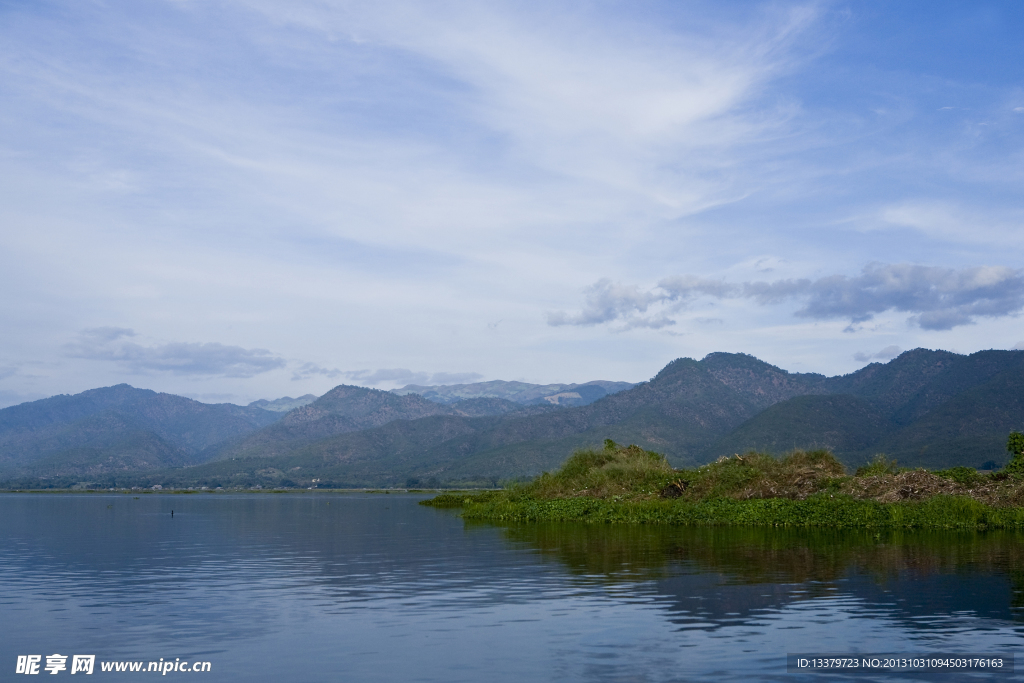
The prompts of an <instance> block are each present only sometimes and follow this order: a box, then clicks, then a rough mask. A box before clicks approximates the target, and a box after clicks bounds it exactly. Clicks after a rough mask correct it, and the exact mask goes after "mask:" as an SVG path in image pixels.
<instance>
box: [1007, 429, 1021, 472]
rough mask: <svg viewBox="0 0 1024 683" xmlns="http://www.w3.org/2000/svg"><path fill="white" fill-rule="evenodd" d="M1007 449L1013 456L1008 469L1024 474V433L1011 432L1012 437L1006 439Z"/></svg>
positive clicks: (1008, 470)
mask: <svg viewBox="0 0 1024 683" xmlns="http://www.w3.org/2000/svg"><path fill="white" fill-rule="evenodd" d="M1006 450H1008V451H1010V453H1012V454H1013V456H1012V457H1011V458H1010V462H1008V463H1007V464H1006V471H1007V472H1009V473H1010V474H1024V434H1021V433H1020V432H1010V438H1009V439H1007V440H1006Z"/></svg>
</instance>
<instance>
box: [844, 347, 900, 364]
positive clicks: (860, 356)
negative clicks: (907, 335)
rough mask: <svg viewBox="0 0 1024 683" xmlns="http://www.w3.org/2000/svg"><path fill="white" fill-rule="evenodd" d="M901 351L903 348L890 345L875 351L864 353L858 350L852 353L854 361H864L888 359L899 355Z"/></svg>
mask: <svg viewBox="0 0 1024 683" xmlns="http://www.w3.org/2000/svg"><path fill="white" fill-rule="evenodd" d="M901 353H903V349H901V348H900V347H898V346H895V345H891V346H886V347H885V348H884V349H882V350H881V351H876V352H875V353H864V352H861V351H858V352H857V353H855V354H853V359H854V360H856V361H860V362H861V363H866V362H868V361H870V360H885V361H889V360H892V359H893V358H895V357H896V356H898V355H900V354H901Z"/></svg>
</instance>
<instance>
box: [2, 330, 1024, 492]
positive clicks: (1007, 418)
mask: <svg viewBox="0 0 1024 683" xmlns="http://www.w3.org/2000/svg"><path fill="white" fill-rule="evenodd" d="M185 400H187V399H185ZM264 412H265V411H264ZM3 413H4V411H0V424H3V419H4V414H3ZM126 429H127V427H126ZM1012 429H1024V352H1020V351H983V352H979V353H975V354H971V355H970V356H962V355H958V354H952V353H949V352H945V351H929V350H925V349H915V350H913V351H908V352H906V353H904V354H902V355H901V356H899V357H898V358H896V359H894V360H892V361H890V362H889V363H886V364H881V363H872V364H871V365H868V366H866V367H864V368H862V369H861V370H858V371H857V372H854V373H851V374H849V375H844V376H838V377H825V376H822V375H816V374H801V373H788V372H786V371H785V370H782V369H780V368H777V367H775V366H772V365H770V364H768V363H765V362H763V361H760V360H758V359H756V358H754V357H753V356H748V355H745V354H726V353H715V354H710V355H709V356H707V357H705V358H704V359H703V360H701V361H696V360H693V359H689V358H681V359H677V360H675V361H672V362H671V363H669V364H668V365H667V366H666V367H665V368H663V369H662V370H661V371H660V372H659V373H658V374H657V375H656V376H655V377H654V378H652V379H651V380H650V381H648V382H642V383H640V384H637V385H635V386H633V387H632V388H631V389H628V390H625V391H621V392H617V393H614V394H611V395H607V396H604V397H603V398H600V399H599V400H597V401H594V402H593V403H589V404H588V405H584V406H579V407H569V408H560V407H555V406H550V405H549V406H541V405H535V406H524V405H523V404H521V403H514V402H511V401H507V400H503V399H497V398H477V399H466V400H462V401H459V402H456V403H451V404H443V403H438V402H435V401H430V400H427V399H426V398H424V397H422V396H419V395H417V394H414V393H409V394H406V395H399V394H396V393H394V392H384V391H377V390H372V389H365V388H361V387H349V386H344V385H342V386H339V387H336V388H335V389H333V390H331V391H330V392H328V393H327V394H325V395H324V396H322V397H321V398H320V399H317V400H316V401H314V402H313V403H310V404H308V405H305V406H301V407H299V408H297V409H295V410H293V411H291V412H289V413H288V414H286V415H285V416H284V417H283V418H282V419H280V420H279V421H277V422H274V423H272V424H270V425H269V426H266V427H264V428H263V429H260V430H258V431H254V432H252V433H248V434H244V435H242V436H240V437H233V438H232V440H228V441H225V442H223V444H222V445H221V446H219V447H214V448H213V449H212V451H213V453H211V452H209V451H207V452H206V453H205V455H201V456H192V457H194V458H195V457H201V458H205V457H211V456H212V455H216V456H217V457H218V458H219V459H218V460H217V461H216V462H210V463H208V464H206V465H199V466H195V467H190V468H187V469H163V470H160V471H159V472H157V471H154V472H153V473H152V474H151V475H145V477H150V476H152V477H158V478H159V479H158V480H154V483H171V482H175V481H177V482H180V483H182V484H188V483H192V484H197V483H204V484H205V485H211V484H218V485H230V484H232V483H238V482H246V483H247V485H248V484H252V483H264V484H265V485H273V484H274V483H275V482H277V483H280V484H284V485H311V482H312V480H313V479H319V480H320V482H319V484H320V485H328V484H333V485H337V486H342V485H345V486H364V485H365V486H381V485H397V486H402V485H405V484H406V483H409V482H421V483H422V482H434V483H435V484H437V483H445V482H450V483H460V482H461V483H494V482H496V481H498V480H501V479H506V478H509V477H525V476H532V475H534V474H537V473H538V472H540V471H543V470H546V469H552V468H554V467H556V466H557V465H558V464H560V463H561V462H562V461H563V460H564V459H565V458H566V456H567V455H568V454H569V453H570V452H571V450H572V449H573V448H576V447H579V446H584V445H589V444H595V443H600V442H601V441H602V440H603V439H605V438H612V439H614V440H616V441H618V442H620V443H637V444H638V445H640V446H642V447H644V448H646V449H650V450H655V451H659V452H662V453H665V454H666V455H667V456H668V457H669V459H670V461H671V462H673V463H674V464H675V465H676V466H694V465H697V464H701V463H703V462H707V461H709V460H712V459H714V458H716V457H718V456H720V455H732V453H735V452H743V451H746V450H748V449H751V448H754V449H764V450H769V451H774V452H784V451H788V450H791V449H793V448H813V447H827V448H831V449H832V450H834V451H835V452H836V453H837V454H838V455H839V456H840V457H841V458H842V459H843V460H844V461H846V462H847V463H848V464H851V465H855V464H859V463H860V462H862V461H863V460H866V459H868V458H870V457H871V456H872V455H873V454H874V453H876V452H880V451H884V452H886V453H887V454H889V455H890V456H895V457H897V458H898V459H899V460H900V462H901V464H904V465H907V466H917V465H925V466H928V467H933V468H935V467H948V466H951V465H961V464H964V465H970V466H982V465H984V464H985V463H991V462H996V463H1001V462H1004V461H1005V459H1006V454H1005V450H1004V449H1005V439H1006V434H1007V433H1008V432H1009V431H1010V430H1012ZM0 436H2V434H0ZM83 443H85V442H83ZM140 443H141V442H140ZM65 445H66V446H68V447H70V446H71V442H68V443H67V444H65ZM90 452H91V451H90ZM147 453H152V454H153V455H149V456H147V457H146V458H145V461H146V462H147V463H148V462H151V461H154V462H155V461H159V462H160V463H162V464H160V465H158V467H172V468H173V467H178V464H177V461H176V460H175V458H173V457H171V456H169V455H166V454H164V455H160V448H159V447H158V444H156V442H153V443H150V444H148V445H147ZM114 455H117V454H116V453H114V454H112V457H113V456H114ZM118 457H121V460H117V458H116V457H115V458H114V460H112V461H111V462H110V464H109V466H108V470H109V471H113V470H112V469H111V468H115V466H116V467H118V468H120V469H118V470H117V471H119V472H124V473H129V470H130V468H131V461H130V458H128V457H127V454H124V453H122V454H121V456H118ZM90 458H91V456H89V455H88V453H85V452H84V451H83V453H82V454H79V455H78V456H76V459H74V462H76V463H78V464H76V465H75V469H74V471H75V472H82V473H83V474H84V473H86V472H93V471H98V470H96V467H99V465H98V461H97V460H96V459H95V458H92V459H90ZM115 461H116V462H115ZM117 463H120V464H117ZM67 464H68V466H69V467H70V466H71V465H72V462H71V460H69V461H68V463H67ZM58 469H59V468H51V469H49V470H47V471H49V472H53V473H54V474H53V475H52V476H58V471H57V470H58ZM101 469H102V468H101ZM40 474H41V471H40ZM60 476H64V477H65V479H66V478H67V477H68V476H72V475H71V474H66V475H60ZM132 476H134V477H135V480H137V481H142V479H140V478H139V477H140V476H142V475H137V474H136V475H130V476H129V475H128V474H126V477H121V478H120V479H119V481H128V480H129V479H131V477H132ZM145 477H142V478H143V479H145ZM111 481H113V480H111ZM289 482H290V483H289Z"/></svg>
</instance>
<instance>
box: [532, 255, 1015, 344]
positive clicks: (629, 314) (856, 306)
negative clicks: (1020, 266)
mask: <svg viewBox="0 0 1024 683" xmlns="http://www.w3.org/2000/svg"><path fill="white" fill-rule="evenodd" d="M699 297H709V298H716V299H737V298H744V299H752V300H753V301H755V302H756V303H757V304H760V305H762V306H768V305H773V304H781V303H784V302H786V301H789V300H797V301H802V302H803V307H802V308H799V309H798V310H796V311H795V315H796V316H798V317H801V318H812V319H815V320H834V319H843V318H845V319H848V320H849V321H850V324H851V327H850V328H848V329H850V330H851V331H852V330H853V329H854V327H853V326H854V325H855V324H857V323H863V322H866V321H868V320H871V319H872V318H874V316H875V315H878V314H880V313H884V312H886V311H899V312H903V313H912V314H913V315H912V316H910V318H908V322H910V323H911V324H913V325H916V326H918V327H920V328H922V329H925V330H950V329H952V328H954V327H957V326H961V325H969V324H972V323H973V322H975V320H976V319H977V318H979V317H992V318H997V317H1004V316H1009V315H1015V314H1017V313H1019V312H1020V311H1021V309H1024V273H1022V271H1021V270H1016V269H1012V268H1006V267H1002V266H979V267H974V268H964V269H959V270H958V269H954V268H941V267H937V266H921V265H913V264H883V263H872V264H868V265H867V266H865V267H864V269H863V270H862V271H861V274H860V275H858V276H854V277H848V276H846V275H830V276H826V277H822V278H818V279H814V280H812V279H788V280H775V281H772V282H763V281H762V282H743V283H737V284H730V283H727V282H722V281H716V280H706V279H701V278H696V277H693V276H683V277H674V278H666V279H664V280H662V281H660V282H659V283H658V284H657V286H656V287H654V288H653V289H651V290H648V291H642V290H641V289H640V288H639V287H636V286H632V285H622V284H616V283H612V282H611V280H608V279H602V280H599V281H598V282H596V283H595V284H593V285H591V286H590V287H588V288H587V289H586V290H584V303H583V308H582V310H581V311H580V312H579V313H576V314H569V313H565V312H554V313H549V314H548V324H549V325H597V324H601V323H607V322H618V323H621V324H622V325H623V327H622V329H633V328H638V327H650V328H655V329H657V328H661V327H665V326H667V325H673V324H675V322H676V320H675V319H674V318H671V317H669V316H670V315H672V314H673V313H676V312H678V311H679V310H680V309H681V308H682V307H684V306H685V305H686V304H687V303H688V302H690V301H692V300H694V299H697V298H699Z"/></svg>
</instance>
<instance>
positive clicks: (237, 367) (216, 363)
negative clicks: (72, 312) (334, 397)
mask: <svg viewBox="0 0 1024 683" xmlns="http://www.w3.org/2000/svg"><path fill="white" fill-rule="evenodd" d="M136 336H137V335H136V333H135V331H134V330H132V329H129V328H125V327H96V328H91V329H87V330H83V331H82V332H81V334H79V337H78V340H77V341H76V342H74V343H72V344H68V345H66V346H65V347H64V351H65V355H66V356H68V357H70V358H85V359H88V360H99V361H110V362H114V363H117V364H118V365H120V366H121V367H123V368H124V369H125V370H128V371H129V372H135V373H153V372H168V373H171V374H174V375H192V376H199V377H214V376H219V377H241V378H246V377H253V376H255V375H259V374H261V373H264V372H269V371H270V370H276V369H278V368H282V367H284V366H285V360H284V359H283V358H280V357H278V356H275V355H274V354H273V353H271V352H270V351H267V350H266V349H244V348H242V347H240V346H226V345H224V344H218V343H215V342H213V343H205V344H203V343H190V342H174V343H170V344H159V345H156V346H143V345H141V344H137V343H135V342H132V341H128V340H129V339H131V338H132V337H136Z"/></svg>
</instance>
